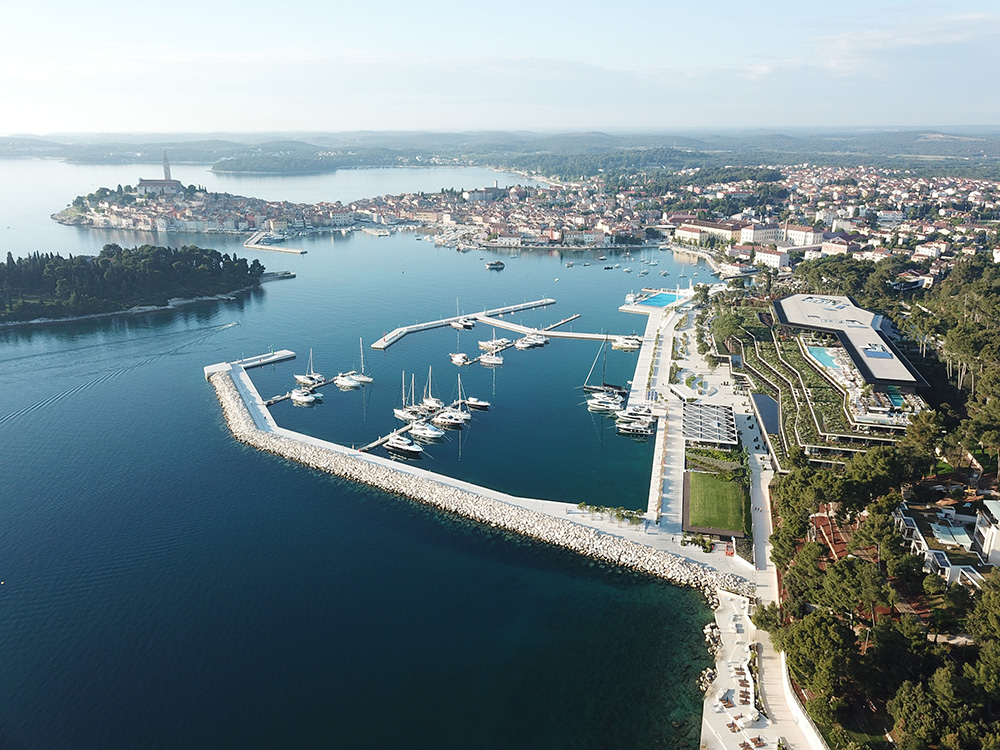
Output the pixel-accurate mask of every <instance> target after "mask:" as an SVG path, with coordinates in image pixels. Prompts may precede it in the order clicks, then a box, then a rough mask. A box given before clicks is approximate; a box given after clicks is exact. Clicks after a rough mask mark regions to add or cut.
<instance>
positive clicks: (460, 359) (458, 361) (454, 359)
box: [448, 352, 469, 367]
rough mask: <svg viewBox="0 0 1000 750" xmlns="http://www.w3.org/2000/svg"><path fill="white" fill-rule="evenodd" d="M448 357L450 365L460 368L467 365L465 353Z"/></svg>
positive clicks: (467, 356) (467, 357) (467, 359)
mask: <svg viewBox="0 0 1000 750" xmlns="http://www.w3.org/2000/svg"><path fill="white" fill-rule="evenodd" d="M448 356H449V357H451V363H452V364H453V365H458V366H459V367H461V366H462V365H467V364H469V355H468V354H466V353H465V352H456V353H455V354H449V355H448Z"/></svg>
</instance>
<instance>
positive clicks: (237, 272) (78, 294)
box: [0, 244, 264, 323]
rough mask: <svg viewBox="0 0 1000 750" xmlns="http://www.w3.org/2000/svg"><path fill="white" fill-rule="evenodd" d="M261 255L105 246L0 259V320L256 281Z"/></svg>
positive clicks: (132, 303)
mask: <svg viewBox="0 0 1000 750" xmlns="http://www.w3.org/2000/svg"><path fill="white" fill-rule="evenodd" d="M263 274H264V266H263V265H261V263H260V261H258V260H254V261H253V262H252V263H248V262H247V260H246V259H245V258H238V257H236V256H235V255H233V256H230V255H229V254H222V253H220V252H218V251H217V250H210V249H205V248H200V247H195V246H193V245H186V246H184V247H181V248H179V249H177V248H168V247H154V246H152V245H143V246H141V247H135V248H131V249H128V248H122V247H120V246H119V245H114V244H109V245H105V246H104V249H103V250H101V252H100V254H99V255H97V256H96V257H94V256H87V255H80V256H75V257H70V258H64V257H62V256H61V255H57V254H54V253H37V252H36V253H34V254H33V255H29V256H25V257H23V258H17V259H15V258H14V257H13V255H12V254H11V253H7V260H6V262H0V323H10V322H21V321H28V320H34V319H37V318H49V319H53V318H68V317H76V316H81V315H94V314H101V313H114V312H120V311H124V310H128V309H130V308H134V307H137V306H157V307H162V306H165V305H167V303H168V300H170V299H176V298H188V299H190V298H198V297H206V296H215V295H220V294H231V293H233V292H237V291H240V290H245V289H251V288H254V287H256V286H258V285H259V284H260V281H261V277H262V276H263Z"/></svg>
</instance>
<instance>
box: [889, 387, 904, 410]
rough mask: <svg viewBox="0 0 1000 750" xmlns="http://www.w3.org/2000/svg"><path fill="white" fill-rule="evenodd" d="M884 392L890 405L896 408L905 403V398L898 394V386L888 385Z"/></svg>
mask: <svg viewBox="0 0 1000 750" xmlns="http://www.w3.org/2000/svg"><path fill="white" fill-rule="evenodd" d="M885 394H886V395H887V396H888V397H889V401H891V402H892V405H893V406H895V407H896V408H897V409H898V408H899V407H901V406H903V405H905V404H906V399H905V398H903V396H902V394H900V392H899V388H897V387H896V386H894V385H890V386H889V387H888V388H886V389H885Z"/></svg>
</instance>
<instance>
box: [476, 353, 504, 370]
mask: <svg viewBox="0 0 1000 750" xmlns="http://www.w3.org/2000/svg"><path fill="white" fill-rule="evenodd" d="M479 364H481V365H485V366H486V367H499V366H500V365H502V364H503V357H501V356H500V355H499V354H494V353H493V352H490V353H489V354H484V355H482V356H481V357H480V358H479Z"/></svg>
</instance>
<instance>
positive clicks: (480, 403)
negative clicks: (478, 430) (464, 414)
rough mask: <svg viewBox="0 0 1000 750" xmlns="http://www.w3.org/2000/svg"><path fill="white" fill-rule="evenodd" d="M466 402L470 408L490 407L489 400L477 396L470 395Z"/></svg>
mask: <svg viewBox="0 0 1000 750" xmlns="http://www.w3.org/2000/svg"><path fill="white" fill-rule="evenodd" d="M465 404H466V406H468V407H469V408H470V409H483V410H486V409H489V408H490V402H489V401H484V400H483V399H481V398H476V397H475V396H469V397H468V398H467V399H465Z"/></svg>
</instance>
